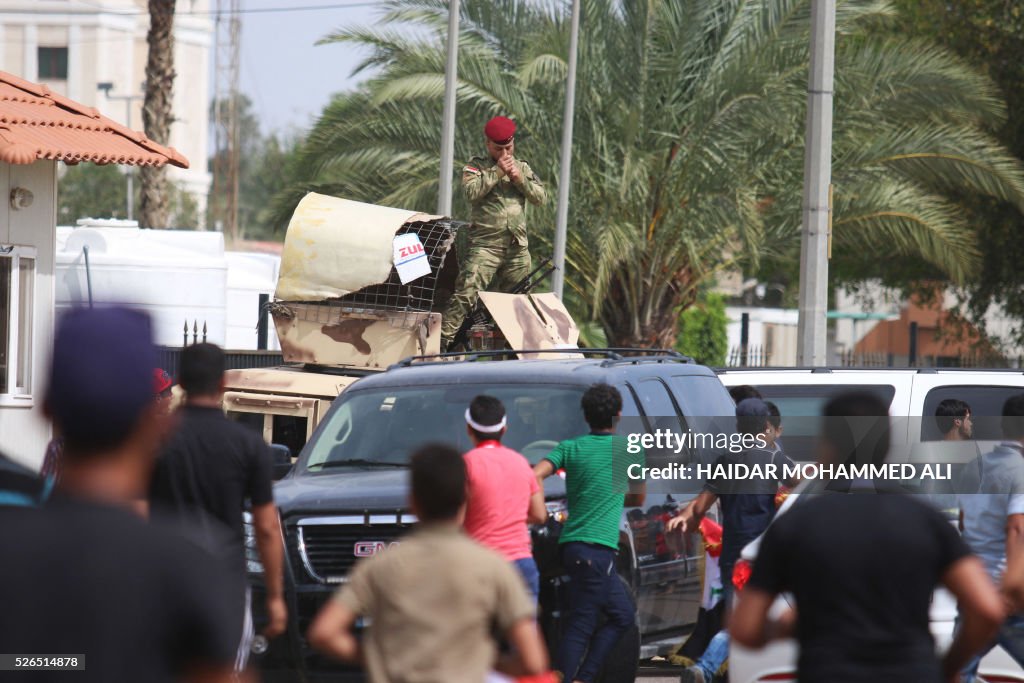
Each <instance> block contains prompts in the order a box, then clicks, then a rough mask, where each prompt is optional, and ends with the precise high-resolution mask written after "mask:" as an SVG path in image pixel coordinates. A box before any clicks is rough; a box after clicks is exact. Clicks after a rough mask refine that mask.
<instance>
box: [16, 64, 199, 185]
mask: <svg viewBox="0 0 1024 683" xmlns="http://www.w3.org/2000/svg"><path fill="white" fill-rule="evenodd" d="M37 159H55V160H59V161H64V162H66V163H71V164H74V163H78V162H79V161H92V162H95V163H98V164H127V165H130V166H163V165H164V164H173V165H174V166H179V167H181V168H188V159H186V158H185V157H183V156H182V155H181V154H179V153H178V152H177V151H176V150H175V149H174V148H173V147H164V146H163V145H158V144H157V143H155V142H153V141H152V140H149V139H148V138H147V137H146V136H145V135H143V134H142V133H139V132H137V131H134V130H131V129H129V128H125V127H124V126H122V125H121V124H119V123H117V122H116V121H112V120H111V119H108V118H107V117H106V116H103V115H102V114H100V113H99V111H97V110H96V109H94V108H92V107H86V106H85V105H83V104H79V103H78V102H75V101H74V100H69V99H68V98H66V97H63V96H62V95H58V94H57V93H55V92H51V91H50V89H49V88H47V87H46V86H45V85H39V84H37V83H30V82H28V81H26V80H23V79H21V78H18V77H17V76H14V75H13V74H9V73H6V72H4V71H0V161H6V162H8V163H11V164H31V163H33V162H34V161H36V160H37Z"/></svg>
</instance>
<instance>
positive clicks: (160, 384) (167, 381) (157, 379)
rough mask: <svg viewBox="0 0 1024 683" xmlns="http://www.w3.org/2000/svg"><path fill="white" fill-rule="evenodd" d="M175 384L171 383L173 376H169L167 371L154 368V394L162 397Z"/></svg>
mask: <svg viewBox="0 0 1024 683" xmlns="http://www.w3.org/2000/svg"><path fill="white" fill-rule="evenodd" d="M172 384H174V382H172V381H171V376H170V375H168V374H167V371H166V370H163V369H161V368H153V393H154V394H156V395H160V394H162V393H163V392H165V391H167V390H168V389H170V388H171V385H172Z"/></svg>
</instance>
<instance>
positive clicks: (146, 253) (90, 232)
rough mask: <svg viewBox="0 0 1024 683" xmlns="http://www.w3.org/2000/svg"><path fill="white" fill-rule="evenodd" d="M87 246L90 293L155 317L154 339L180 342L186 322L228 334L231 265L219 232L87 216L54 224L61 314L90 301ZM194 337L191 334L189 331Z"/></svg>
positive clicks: (216, 336) (215, 337) (214, 334)
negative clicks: (72, 222) (70, 225)
mask: <svg viewBox="0 0 1024 683" xmlns="http://www.w3.org/2000/svg"><path fill="white" fill-rule="evenodd" d="M85 248H88V260H89V275H90V276H91V277H90V278H89V279H91V284H92V300H93V302H94V303H98V304H100V303H102V304H112V303H118V304H125V305H128V306H132V307H135V308H139V309H142V310H144V311H146V312H148V313H149V314H150V315H151V316H152V317H153V328H154V336H155V341H156V343H157V344H160V345H163V346H181V344H182V341H183V334H182V332H183V327H184V325H185V323H186V321H187V322H188V327H189V330H190V335H191V329H192V324H193V322H198V327H199V330H200V337H201V336H202V328H203V325H204V323H205V325H206V328H207V335H206V340H207V341H209V342H213V343H215V344H219V345H222V346H224V345H225V342H226V341H227V281H228V265H227V259H226V258H225V256H224V236H223V234H221V233H219V232H196V231H193V230H188V231H186V230H142V229H140V228H139V227H138V224H137V223H135V222H134V221H106V220H103V221H101V220H93V219H85V220H82V221H79V225H78V226H77V227H75V228H66V227H61V228H58V229H57V259H56V268H55V270H56V272H55V290H56V291H55V295H56V307H57V311H58V315H59V313H60V311H61V310H63V309H67V308H69V307H71V306H77V305H88V302H89V280H87V277H86V263H85V262H86V258H85ZM189 341H190V342H191V336H190V337H189Z"/></svg>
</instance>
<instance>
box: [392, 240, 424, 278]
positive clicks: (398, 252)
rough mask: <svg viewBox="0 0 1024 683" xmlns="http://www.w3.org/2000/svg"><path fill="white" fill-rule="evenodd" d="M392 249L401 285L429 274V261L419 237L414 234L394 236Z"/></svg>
mask: <svg viewBox="0 0 1024 683" xmlns="http://www.w3.org/2000/svg"><path fill="white" fill-rule="evenodd" d="M394 248H395V269H396V270H397V271H398V278H399V279H400V280H401V281H402V284H403V285H407V284H409V283H410V282H412V281H413V280H415V279H417V278H421V277H423V276H424V275H429V274H430V261H429V260H427V252H426V251H425V250H424V249H423V243H422V242H420V238H419V235H417V234H416V233H414V232H407V233H405V234H403V235H396V236H395V241H394Z"/></svg>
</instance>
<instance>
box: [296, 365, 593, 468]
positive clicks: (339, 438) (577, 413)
mask: <svg viewBox="0 0 1024 683" xmlns="http://www.w3.org/2000/svg"><path fill="white" fill-rule="evenodd" d="M585 389H586V388H585V387H581V386H558V385H550V384H537V385H531V384H510V385H505V386H502V387H496V386H488V385H471V384H459V385H446V386H418V387H417V386H407V387H401V388H392V389H370V390H365V391H358V390H357V391H352V392H346V393H345V394H343V395H342V396H341V398H339V399H338V405H337V406H336V408H335V409H333V410H332V411H331V413H330V414H329V415H328V416H327V418H326V419H325V420H324V423H323V424H322V425H321V426H320V428H319V429H318V430H317V434H316V435H315V436H314V438H313V441H311V442H310V443H309V445H308V446H307V447H306V449H305V451H304V452H303V454H302V458H301V461H300V464H299V468H298V471H299V472H302V471H308V472H313V473H315V472H321V471H330V470H331V469H332V468H336V467H344V466H346V465H351V466H353V467H375V466H376V467H394V466H396V465H397V466H401V465H404V464H405V463H407V462H408V461H409V457H410V456H411V455H412V452H413V451H414V450H415V449H416V448H418V447H419V446H421V445H422V444H425V443H429V442H434V441H441V442H444V443H450V444H452V445H454V446H455V447H457V448H458V449H460V450H462V451H467V450H469V449H470V448H471V444H470V441H469V436H468V435H467V434H466V420H465V412H466V408H467V407H468V406H469V402H470V401H471V400H473V397H474V396H476V395H478V394H489V395H491V396H494V397H496V398H498V399H500V400H501V402H502V403H504V404H505V411H506V413H507V418H508V431H507V433H506V434H505V437H504V439H503V440H502V441H503V442H504V443H505V445H507V446H509V447H510V448H513V449H515V450H517V451H519V452H520V453H522V454H523V455H524V456H526V458H527V459H528V460H529V461H530V463H532V464H536V463H537V462H539V461H540V460H541V458H543V457H544V456H545V455H547V454H548V453H549V452H551V449H553V448H554V447H555V446H556V445H557V444H558V442H559V441H562V440H564V439H568V438H571V437H573V436H578V435H580V434H585V433H587V432H589V431H590V430H589V427H587V424H586V422H585V421H584V419H583V411H582V410H581V408H580V399H581V398H582V397H583V392H584V391H585Z"/></svg>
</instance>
